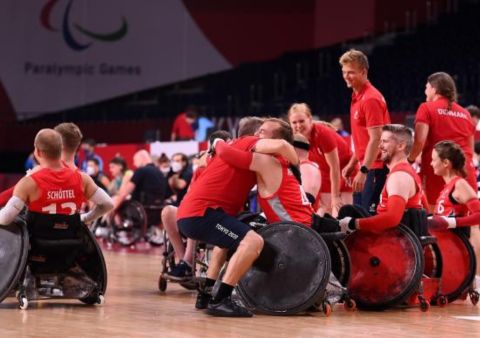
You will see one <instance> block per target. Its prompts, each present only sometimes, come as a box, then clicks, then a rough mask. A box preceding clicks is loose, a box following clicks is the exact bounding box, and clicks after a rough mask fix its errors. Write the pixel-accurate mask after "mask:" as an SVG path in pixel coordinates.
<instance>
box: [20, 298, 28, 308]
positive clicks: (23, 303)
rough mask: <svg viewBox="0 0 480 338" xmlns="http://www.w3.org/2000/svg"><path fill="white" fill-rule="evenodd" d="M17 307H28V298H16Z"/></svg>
mask: <svg viewBox="0 0 480 338" xmlns="http://www.w3.org/2000/svg"><path fill="white" fill-rule="evenodd" d="M18 307H19V308H20V310H26V309H27V308H28V299H27V297H25V296H21V297H19V298H18Z"/></svg>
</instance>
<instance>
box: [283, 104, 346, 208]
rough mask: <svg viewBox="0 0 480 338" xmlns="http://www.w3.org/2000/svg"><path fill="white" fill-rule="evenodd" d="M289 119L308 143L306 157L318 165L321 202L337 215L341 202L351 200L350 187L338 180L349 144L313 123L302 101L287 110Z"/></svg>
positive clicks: (307, 107)
mask: <svg viewBox="0 0 480 338" xmlns="http://www.w3.org/2000/svg"><path fill="white" fill-rule="evenodd" d="M288 119H289V122H290V125H291V126H292V129H293V131H294V132H295V133H300V134H302V135H303V136H305V137H306V138H307V139H308V141H309V143H310V151H309V156H308V157H309V159H310V160H312V161H314V162H316V163H317V164H318V165H319V167H320V171H321V174H322V185H321V187H320V198H321V205H322V206H323V207H324V208H325V211H326V212H328V213H330V214H333V215H334V216H336V215H337V213H338V209H340V207H341V206H342V205H343V204H350V203H351V198H352V197H351V189H350V188H349V187H347V185H346V184H345V181H344V180H343V181H342V180H341V170H342V169H343V168H344V167H345V166H346V165H347V164H348V161H349V160H350V158H351V157H352V152H351V150H350V147H349V146H348V144H347V143H346V141H345V140H344V139H343V137H341V136H340V135H338V134H337V133H336V132H335V131H334V130H333V129H332V128H329V127H327V126H325V125H323V124H321V123H314V121H313V119H312V113H311V110H310V107H309V106H308V105H307V104H305V103H294V104H293V105H292V106H291V107H290V109H289V110H288Z"/></svg>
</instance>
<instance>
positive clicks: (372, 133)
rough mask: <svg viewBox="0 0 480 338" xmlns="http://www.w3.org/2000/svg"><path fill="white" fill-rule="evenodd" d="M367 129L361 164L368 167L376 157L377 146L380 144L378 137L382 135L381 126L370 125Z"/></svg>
mask: <svg viewBox="0 0 480 338" xmlns="http://www.w3.org/2000/svg"><path fill="white" fill-rule="evenodd" d="M367 131H368V143H367V148H366V149H365V158H364V159H363V163H362V165H364V166H366V167H367V168H370V167H371V166H372V163H373V162H374V161H375V160H376V159H377V156H378V152H379V149H378V146H379V145H380V137H381V136H382V127H370V128H368V129H367Z"/></svg>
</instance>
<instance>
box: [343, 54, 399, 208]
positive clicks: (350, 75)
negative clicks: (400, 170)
mask: <svg viewBox="0 0 480 338" xmlns="http://www.w3.org/2000/svg"><path fill="white" fill-rule="evenodd" d="M339 63H340V66H341V67H342V76H343V79H344V80H345V83H346V84H347V87H348V88H351V89H352V91H353V93H352V101H351V104H350V128H351V130H352V141H353V146H354V148H355V152H354V154H353V156H352V158H351V159H350V162H349V163H348V164H347V165H346V166H345V167H344V168H343V170H342V175H343V177H344V178H346V179H347V178H349V177H352V176H353V175H354V169H355V167H356V165H357V163H358V162H360V165H361V167H360V171H358V172H357V174H356V175H355V176H354V177H353V182H352V188H353V191H354V194H353V203H355V204H358V205H361V206H363V207H364V208H366V209H367V210H368V211H369V212H371V213H375V212H376V210H377V204H378V202H379V200H380V194H381V192H382V189H383V186H384V185H385V180H386V178H387V173H388V169H387V168H386V167H385V165H384V163H383V161H382V160H381V159H380V151H379V145H380V137H381V135H382V127H383V126H384V125H386V124H389V123H390V114H389V112H388V109H387V103H386V102H385V98H384V97H383V95H382V93H380V91H378V89H377V88H375V87H374V86H373V85H372V84H371V83H370V81H369V80H368V70H369V65H368V58H367V56H366V55H365V54H364V53H362V52H361V51H359V50H355V49H351V50H349V51H348V52H346V53H344V54H343V55H342V56H341V57H340V60H339Z"/></svg>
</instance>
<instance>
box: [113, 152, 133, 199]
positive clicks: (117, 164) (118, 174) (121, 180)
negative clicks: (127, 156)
mask: <svg viewBox="0 0 480 338" xmlns="http://www.w3.org/2000/svg"><path fill="white" fill-rule="evenodd" d="M108 168H109V170H110V174H111V175H112V180H111V181H110V184H109V185H108V193H109V194H110V196H113V195H116V194H117V193H118V192H119V191H120V188H121V186H122V185H123V184H125V182H128V181H129V180H130V178H131V177H132V175H133V171H131V170H129V169H128V167H127V162H125V160H124V159H123V157H120V156H115V157H114V158H112V159H111V160H110V163H109V165H108Z"/></svg>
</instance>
